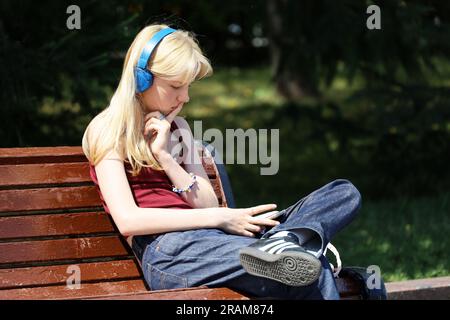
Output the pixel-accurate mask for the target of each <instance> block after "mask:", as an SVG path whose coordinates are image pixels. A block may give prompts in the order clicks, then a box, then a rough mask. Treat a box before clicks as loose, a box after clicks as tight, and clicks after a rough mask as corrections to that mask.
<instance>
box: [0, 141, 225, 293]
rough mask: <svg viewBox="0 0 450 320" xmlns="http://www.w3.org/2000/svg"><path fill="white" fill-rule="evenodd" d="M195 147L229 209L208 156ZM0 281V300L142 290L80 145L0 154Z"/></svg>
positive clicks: (132, 260)
mask: <svg viewBox="0 0 450 320" xmlns="http://www.w3.org/2000/svg"><path fill="white" fill-rule="evenodd" d="M198 149H199V150H198V151H199V153H200V155H201V157H202V161H203V165H204V167H205V169H206V171H207V173H208V177H209V178H210V180H211V183H212V184H213V186H214V190H215V192H216V194H217V196H218V198H219V202H220V205H221V206H227V199H226V196H225V193H224V189H223V187H222V184H221V181H220V178H219V173H218V169H217V167H216V165H215V163H214V160H213V158H212V156H211V154H210V153H209V152H208V151H207V150H206V149H204V148H203V147H202V146H201V145H200V146H198ZM229 197H230V196H229ZM230 201H233V200H232V198H230ZM78 271H79V272H78ZM78 274H79V275H80V276H81V282H82V283H83V286H82V288H81V289H78V290H72V289H70V286H69V287H68V286H67V283H69V284H71V285H73V284H74V281H75V279H76V278H75V277H76V276H77V275H78ZM0 280H1V281H0V299H18V298H23V299H39V298H80V297H90V296H99V295H102V296H104V295H106V294H108V293H113V294H118V293H119V294H120V293H139V292H146V291H147V287H146V284H145V281H144V280H143V277H142V274H141V270H140V267H139V264H138V262H137V261H136V259H135V257H134V254H133V252H132V250H131V249H130V247H129V245H128V243H127V242H126V240H125V239H124V237H122V236H121V235H120V233H119V232H118V230H117V228H116V226H115V224H114V222H113V221H112V219H111V217H110V216H109V215H108V214H106V213H105V212H104V210H103V208H102V206H101V202H100V198H99V195H98V192H97V190H96V188H95V186H94V184H93V183H92V181H91V178H90V176H89V166H88V162H87V159H86V157H85V156H84V154H83V152H82V150H81V148H80V147H49V148H45V147H44V148H3V149H0ZM68 280H69V282H67V281H68Z"/></svg>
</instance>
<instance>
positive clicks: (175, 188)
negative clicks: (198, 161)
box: [172, 172, 197, 194]
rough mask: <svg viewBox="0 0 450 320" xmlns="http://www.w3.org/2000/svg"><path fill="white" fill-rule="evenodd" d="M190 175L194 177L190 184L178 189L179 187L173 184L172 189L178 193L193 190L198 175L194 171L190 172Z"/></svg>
mask: <svg viewBox="0 0 450 320" xmlns="http://www.w3.org/2000/svg"><path fill="white" fill-rule="evenodd" d="M189 175H190V176H191V177H192V182H191V184H190V185H189V186H187V187H186V188H184V189H178V188H177V187H175V186H173V188H172V191H173V192H176V193H178V194H181V193H182V192H191V190H192V187H193V186H194V184H195V183H196V182H197V177H196V176H195V175H194V174H193V173H192V172H190V173H189Z"/></svg>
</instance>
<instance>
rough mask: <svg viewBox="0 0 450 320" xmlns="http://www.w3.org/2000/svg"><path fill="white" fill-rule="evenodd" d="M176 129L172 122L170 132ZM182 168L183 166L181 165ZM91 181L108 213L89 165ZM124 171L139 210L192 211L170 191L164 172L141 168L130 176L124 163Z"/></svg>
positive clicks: (190, 207) (127, 164)
mask: <svg viewBox="0 0 450 320" xmlns="http://www.w3.org/2000/svg"><path fill="white" fill-rule="evenodd" d="M176 129H177V125H176V124H175V121H173V122H172V125H171V129H170V131H174V130H176ZM181 166H182V167H183V164H181ZM89 169H90V175H91V179H92V181H93V182H94V184H95V186H96V188H97V191H98V193H99V195H100V199H101V201H102V204H103V208H104V209H105V211H106V212H107V213H110V211H109V209H108V206H107V205H106V202H105V200H104V198H103V195H102V193H101V191H100V187H99V185H98V180H97V174H96V173H95V167H94V166H93V165H92V164H89ZM125 170H126V175H127V179H128V182H129V184H130V188H131V192H132V194H133V197H134V201H135V202H136V204H137V206H138V207H141V208H171V209H192V206H191V205H189V203H187V202H186V201H185V200H184V199H183V198H182V197H181V196H180V195H178V194H177V193H175V192H173V191H172V182H171V180H170V179H169V177H168V176H167V175H166V173H165V172H164V171H159V170H154V169H152V168H145V167H144V168H142V170H141V172H140V173H139V174H138V175H137V176H134V177H133V176H132V174H131V173H130V172H129V171H130V170H131V165H130V164H129V163H127V162H125Z"/></svg>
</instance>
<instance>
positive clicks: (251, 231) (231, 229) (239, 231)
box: [211, 204, 280, 237]
mask: <svg viewBox="0 0 450 320" xmlns="http://www.w3.org/2000/svg"><path fill="white" fill-rule="evenodd" d="M276 207H277V205H276V204H263V205H259V206H255V207H250V208H241V209H234V208H220V207H219V208H214V211H215V212H213V213H212V214H213V215H215V216H216V217H217V218H218V222H217V225H218V227H219V228H220V229H222V230H223V231H225V232H228V233H231V234H236V235H240V236H247V237H255V234H256V233H259V232H261V231H262V230H263V229H264V226H269V227H274V226H277V225H279V224H280V223H279V222H278V221H276V220H272V219H269V218H257V217H254V215H257V214H260V213H263V212H266V211H269V210H272V211H273V209H275V208H276ZM211 209H212V208H211Z"/></svg>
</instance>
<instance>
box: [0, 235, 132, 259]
mask: <svg viewBox="0 0 450 320" xmlns="http://www.w3.org/2000/svg"><path fill="white" fill-rule="evenodd" d="M0 252H1V255H0V264H12V263H19V262H22V263H23V262H42V261H55V260H72V259H74V260H75V259H86V258H99V257H120V256H128V255H129V254H130V253H129V252H128V250H127V248H125V247H124V245H123V244H122V242H121V241H120V238H119V236H105V237H92V238H74V239H58V240H43V241H24V242H7V243H0Z"/></svg>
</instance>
